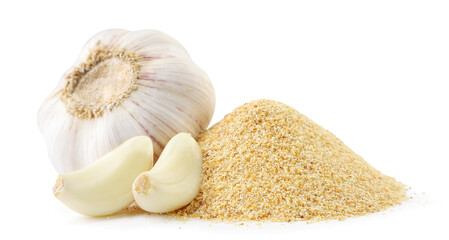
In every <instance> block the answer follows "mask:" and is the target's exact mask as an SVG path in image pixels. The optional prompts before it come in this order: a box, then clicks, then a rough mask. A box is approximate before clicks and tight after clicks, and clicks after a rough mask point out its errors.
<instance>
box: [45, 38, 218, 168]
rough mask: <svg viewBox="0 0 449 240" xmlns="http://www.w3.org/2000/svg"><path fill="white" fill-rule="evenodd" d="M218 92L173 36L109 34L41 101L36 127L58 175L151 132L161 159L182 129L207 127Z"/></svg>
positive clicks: (90, 47) (84, 53) (156, 154)
mask: <svg viewBox="0 0 449 240" xmlns="http://www.w3.org/2000/svg"><path fill="white" fill-rule="evenodd" d="M214 107H215V94H214V90H213V87H212V84H211V82H210V81H209V79H208V77H207V75H206V74H205V73H204V72H203V71H202V70H201V69H200V68H198V66H196V65H195V64H194V63H193V62H192V60H191V59H190V57H189V55H188V53H187V52H186V50H185V49H184V48H183V47H182V46H181V45H180V44H179V43H178V42H177V41H175V40H174V39H172V38H171V37H169V36H167V35H165V34H163V33H161V32H158V31H154V30H142V31H134V32H130V31H126V30H118V29H115V30H106V31H103V32H100V33H98V34H97V35H95V36H94V37H93V38H91V39H90V40H89V41H88V42H87V44H86V45H85V47H84V49H83V51H82V53H81V56H80V57H79V59H78V60H77V61H76V62H75V64H74V66H73V67H72V68H70V69H69V70H68V71H67V72H66V73H65V74H64V75H63V76H62V79H61V81H60V83H59V85H58V86H57V88H56V89H55V90H54V91H53V92H52V93H51V94H50V96H49V97H48V98H47V99H46V100H45V102H44V103H43V104H42V106H41V108H40V110H39V113H38V125H39V128H40V130H41V132H42V134H43V135H44V137H45V139H46V141H47V146H48V153H49V157H50V159H51V161H52V163H53V165H54V167H55V168H56V170H57V171H58V172H59V173H70V172H72V171H75V170H78V169H81V168H83V167H85V166H87V165H88V164H90V163H92V162H94V161H96V160H97V159H98V158H100V157H101V156H103V155H104V154H106V153H108V152H110V151H111V150H112V149H114V148H115V147H117V146H118V145H120V144H121V143H122V142H124V141H126V140H127V139H129V138H132V137H134V136H139V135H147V136H149V137H150V138H151V139H152V141H153V146H154V157H155V159H157V158H158V157H159V155H160V153H161V151H162V149H163V148H164V146H165V145H166V144H167V142H168V141H169V139H170V138H171V137H173V136H174V135H176V134H177V133H179V132H187V133H190V134H192V136H193V137H196V136H197V135H198V134H199V132H200V131H202V130H204V129H206V128H207V126H208V125H209V122H210V120H211V118H212V115H213V112H214Z"/></svg>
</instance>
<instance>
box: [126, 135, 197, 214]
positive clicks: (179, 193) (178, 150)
mask: <svg viewBox="0 0 449 240" xmlns="http://www.w3.org/2000/svg"><path fill="white" fill-rule="evenodd" d="M201 174H202V154H201V150H200V148H199V146H198V143H197V142H196V141H195V139H194V138H192V136H191V135H190V134H188V133H179V134H177V135H176V136H174V137H173V138H172V139H170V141H169V142H168V144H167V145H166V147H165V148H164V150H163V151H162V154H161V156H160V157H159V160H158V161H157V163H156V164H155V165H154V167H153V168H152V169H151V170H150V171H147V172H143V173H141V174H140V175H139V176H138V177H137V178H136V180H135V181H134V184H133V188H132V190H133V195H134V199H135V201H136V203H137V205H139V207H140V208H142V209H144V210H145V211H148V212H153V213H164V212H170V211H173V210H176V209H178V208H181V207H183V206H185V205H187V204H189V203H190V202H191V201H192V200H193V199H194V198H195V197H196V195H197V194H198V192H199V191H200V187H201V181H202V177H201Z"/></svg>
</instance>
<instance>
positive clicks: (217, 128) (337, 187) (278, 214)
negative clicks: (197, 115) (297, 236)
mask: <svg viewBox="0 0 449 240" xmlns="http://www.w3.org/2000/svg"><path fill="white" fill-rule="evenodd" d="M198 143H199V145H200V148H201V150H202V153H203V183H202V186H201V191H200V193H199V194H198V196H197V197H196V198H195V200H194V201H193V202H192V203H190V204H189V205H188V206H186V207H185V208H183V209H180V210H178V211H176V212H174V213H173V215H175V216H178V217H193V218H203V219H216V220H223V221H275V222H289V221H297V220H313V221H318V220H328V219H340V220H341V219H344V218H347V217H352V216H361V215H365V214H368V213H373V212H378V211H382V210H385V209H386V208H388V207H391V206H394V205H396V204H399V203H400V202H402V201H404V200H405V199H406V196H405V189H404V185H403V184H402V183H400V182H397V181H396V180H395V179H394V178H391V177H388V176H386V175H383V174H382V173H381V172H379V171H378V170H376V169H374V168H373V167H372V166H370V165H369V164H368V163H367V162H365V161H364V160H363V158H362V157H360V156H359V155H357V154H356V153H354V152H353V151H352V150H351V149H350V148H349V147H347V146H346V145H345V144H344V143H343V142H342V141H341V140H340V139H338V138H337V137H335V135H334V134H332V133H331V132H329V131H327V130H325V129H324V128H322V127H321V126H319V125H318V124H316V123H314V122H313V121H311V120H310V119H308V118H307V117H306V116H304V115H302V114H300V113H299V112H298V111H296V110H294V109H293V108H291V107H289V106H286V105H284V104H282V103H279V102H275V101H270V100H257V101H252V102H250V103H247V104H244V105H242V106H240V107H238V108H236V109H235V110H234V111H233V112H232V113H230V114H228V115H226V116H225V118H224V119H223V120H221V121H220V122H218V123H217V124H215V125H214V126H212V127H211V128H210V129H209V130H207V131H205V132H204V133H202V134H201V135H200V136H199V138H198Z"/></svg>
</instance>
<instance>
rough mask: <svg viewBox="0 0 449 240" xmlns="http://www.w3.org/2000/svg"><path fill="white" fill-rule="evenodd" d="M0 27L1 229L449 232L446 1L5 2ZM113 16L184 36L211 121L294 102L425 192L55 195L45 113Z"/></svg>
mask: <svg viewBox="0 0 449 240" xmlns="http://www.w3.org/2000/svg"><path fill="white" fill-rule="evenodd" d="M0 25H1V28H0V29H1V33H0V34H1V36H0V69H1V71H0V81H1V83H0V109H1V120H0V121H1V124H0V136H1V155H0V156H1V162H2V165H1V166H2V167H1V169H0V178H1V181H0V189H1V195H0V196H1V197H0V203H1V207H2V210H1V212H0V219H1V221H2V222H3V223H2V224H1V225H0V238H1V239H14V238H23V237H35V238H37V237H45V239H80V238H81V237H82V238H83V239H93V238H94V237H95V238H98V237H103V238H102V239H123V238H125V237H126V239H137V238H136V237H139V238H140V239H160V238H164V239H166V238H170V236H171V235H177V236H178V238H179V239H186V238H187V239H198V238H202V237H207V238H211V237H214V238H221V237H223V238H229V237H230V236H228V235H236V236H235V237H241V236H242V235H243V236H244V237H245V238H248V237H249V235H254V236H258V237H259V238H281V237H286V238H288V239H293V238H298V239H307V238H321V239H330V238H331V239H362V238H363V239H371V238H372V239H379V238H383V239H392V238H393V237H395V238H398V239H404V238H406V237H407V238H408V239H414V238H426V239H434V238H436V236H440V237H439V238H440V239H442V238H446V239H447V237H448V233H447V227H448V225H449V224H448V222H449V221H448V219H447V216H448V214H449V211H448V204H449V201H448V197H449V195H448V183H449V179H448V175H449V174H448V171H449V169H448V166H449V165H448V161H449V154H448V149H449V127H448V125H449V108H448V107H449V96H448V90H449V87H448V82H449V5H448V2H447V1H412V0H408V1H391V0H388V1H379V0H378V1H328V2H325V1H308V2H300V1H290V2H287V1H222V2H214V1H158V2H155V1H141V2H138V1H132V0H127V1H122V2H118V1H72V2H69V1H58V2H56V1H55V2H49V1H28V2H22V1H14V2H13V1H10V2H7V1H2V2H1V3H0ZM108 28H124V29H128V30H139V29H158V30H160V31H163V32H165V33H167V34H169V35H171V36H173V37H174V38H176V39H177V40H178V41H180V42H181V43H182V44H183V45H184V46H185V48H186V49H187V50H188V51H189V53H190V54H191V56H192V58H193V59H194V61H195V62H196V63H197V64H198V65H199V66H200V67H201V68H203V69H204V70H205V71H206V72H207V73H208V75H209V76H210V78H211V80H212V82H213V84H214V87H215V90H216V95H217V105H216V111H215V115H214V118H213V121H212V122H213V123H215V122H217V121H219V120H220V119H221V118H222V117H223V116H224V115H225V114H226V113H229V112H230V111H231V110H232V109H233V108H235V107H237V106H239V105H241V104H243V103H245V102H248V101H250V100H254V99H259V98H268V99H273V100H278V101H281V102H284V103H286V104H288V105H291V106H293V107H294V108H296V109H297V110H298V111H300V112H301V113H303V114H305V115H307V116H308V117H309V118H311V119H312V120H314V121H315V122H317V123H318V124H320V125H322V126H323V127H325V128H326V129H328V130H330V131H332V132H333V133H335V134H336V135H337V136H338V137H339V138H341V139H342V140H343V141H344V142H345V143H346V144H347V145H348V146H350V147H351V148H352V149H353V150H354V151H355V152H356V153H358V154H360V155H362V156H363V157H364V158H365V159H366V160H367V161H368V162H369V163H370V164H372V165H373V166H374V167H376V168H377V169H379V170H381V171H382V172H383V173H385V174H387V175H390V176H393V177H395V178H396V179H398V180H399V181H402V182H404V183H406V184H407V185H408V186H410V187H411V191H410V194H411V196H412V197H414V198H413V199H411V200H410V201H408V202H405V203H404V204H402V205H401V206H399V207H396V208H393V209H391V210H388V211H386V212H384V213H380V214H374V215H370V216H366V217H359V218H353V219H348V220H344V221H330V222H321V223H313V224H307V223H305V222H297V223H292V224H262V225H257V224H246V225H244V226H235V225H233V224H210V223H209V222H207V221H188V222H185V223H184V222H178V221H174V220H170V219H167V218H166V217H161V216H152V215H151V216H150V215H145V214H138V215H137V216H122V217H110V218H87V217H83V216H81V215H78V214H77V213H74V212H72V211H70V210H69V209H67V208H66V207H65V206H63V205H62V204H61V203H60V202H58V201H57V199H55V198H54V197H53V195H52V193H51V187H52V186H53V183H54V181H55V179H56V175H57V174H56V171H55V170H54V169H53V167H52V166H51V164H50V162H49V160H48V158H47V153H46V147H45V142H44V139H43V138H42V136H41V135H40V133H39V130H38V128H37V124H36V114H37V110H38V108H39V105H40V104H41V102H42V101H43V100H44V98H45V97H46V96H47V94H49V92H50V91H51V90H52V89H53V88H54V87H55V86H56V84H57V82H58V81H59V78H60V76H61V74H62V73H63V72H64V71H65V70H66V69H67V68H69V67H70V66H71V64H72V63H73V62H74V61H75V59H76V58H77V57H78V54H79V52H80V50H81V48H82V46H83V44H84V43H85V41H87V39H89V38H90V37H91V36H92V35H94V34H95V33H96V32H99V31H101V30H104V29H108ZM212 235H215V236H212ZM237 235H238V236H237ZM133 237H134V238H133ZM232 237H233V238H234V236H232ZM98 239H99V238H98Z"/></svg>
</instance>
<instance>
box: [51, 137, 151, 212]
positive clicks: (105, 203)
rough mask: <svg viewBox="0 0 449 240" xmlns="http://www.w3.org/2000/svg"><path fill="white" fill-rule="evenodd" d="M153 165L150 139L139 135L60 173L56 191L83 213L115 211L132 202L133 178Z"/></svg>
mask: <svg viewBox="0 0 449 240" xmlns="http://www.w3.org/2000/svg"><path fill="white" fill-rule="evenodd" d="M152 166H153V145H152V142H151V139H150V138H149V137H147V136H137V137H134V138H131V139H129V140H127V141H126V142H124V143H123V144H121V145H120V146H119V147H117V148H116V149H114V150H112V151H111V152H109V153H107V154H106V155H104V156H103V157H101V158H100V159H98V160H97V161H96V162H94V163H92V164H90V165H89V166H87V167H85V168H83V169H80V170H78V171H75V172H73V173H69V174H63V175H59V177H58V180H57V181H56V184H55V186H54V187H53V193H54V195H55V196H56V198H58V199H59V200H61V202H63V203H64V204H65V205H67V207H69V208H71V209H72V210H74V211H76V212H79V213H81V214H84V215H87V216H105V215H109V214H113V213H115V212H118V211H120V210H122V209H123V208H125V207H126V206H128V205H129V204H131V203H132V202H133V200H134V199H133V194H132V190H131V189H132V184H133V181H134V179H135V178H136V176H138V175H139V174H140V173H142V172H144V171H147V170H149V169H151V167H152Z"/></svg>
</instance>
